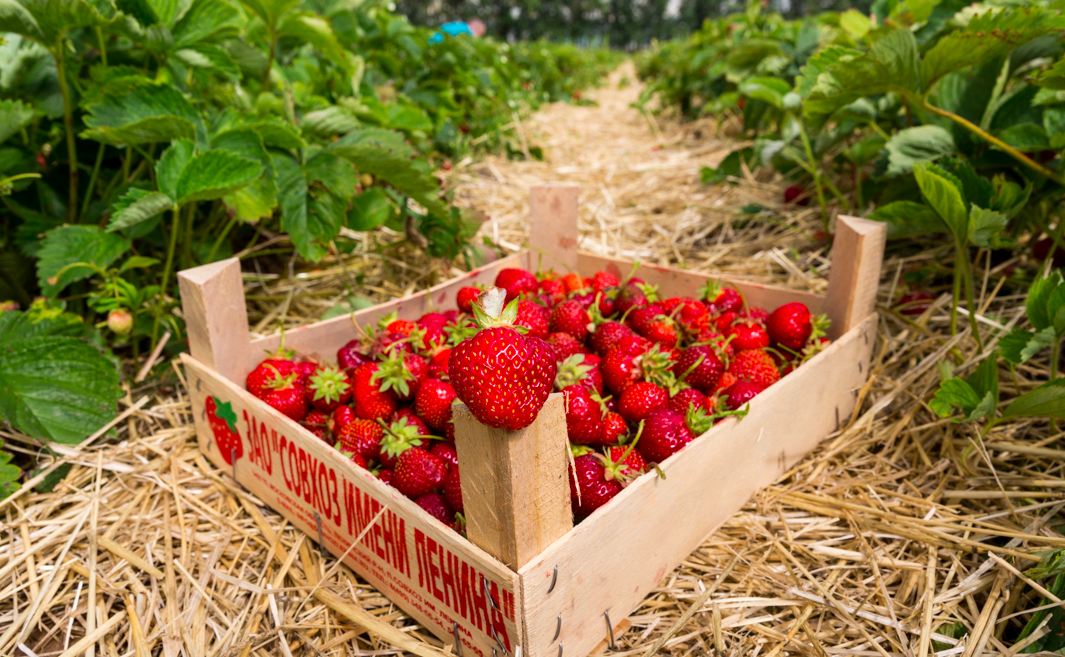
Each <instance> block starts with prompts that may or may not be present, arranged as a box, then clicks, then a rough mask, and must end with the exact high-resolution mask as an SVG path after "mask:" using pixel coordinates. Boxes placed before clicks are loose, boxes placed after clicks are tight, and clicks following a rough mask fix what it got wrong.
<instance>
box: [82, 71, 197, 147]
mask: <svg viewBox="0 0 1065 657" xmlns="http://www.w3.org/2000/svg"><path fill="white" fill-rule="evenodd" d="M85 109H86V111H87V112H88V114H86V116H85V125H87V126H89V129H88V130H86V131H84V132H82V133H81V136H82V137H83V138H86V139H95V140H96V141H102V142H104V143H107V144H112V145H134V144H147V143H153V142H162V141H173V140H175V139H181V138H186V139H196V140H197V141H202V138H203V137H204V136H205V134H206V130H205V129H204V126H203V121H202V119H200V115H199V114H198V113H197V112H196V110H195V109H193V107H192V105H191V104H190V103H189V101H188V100H186V99H185V96H183V95H182V94H181V92H180V91H178V90H177V89H175V88H174V87H171V86H169V85H147V84H141V85H138V86H136V87H134V88H133V89H132V90H131V91H129V92H128V93H124V94H121V95H118V94H114V93H106V94H104V96H103V98H102V99H101V100H100V101H99V102H97V103H91V104H89V105H88V106H86V108H85Z"/></svg>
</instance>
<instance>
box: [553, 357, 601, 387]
mask: <svg viewBox="0 0 1065 657" xmlns="http://www.w3.org/2000/svg"><path fill="white" fill-rule="evenodd" d="M589 358H595V359H597V360H598V356H593V355H592V354H574V355H572V356H570V357H568V358H567V359H566V360H564V361H562V362H561V363H559V365H558V374H557V375H556V376H555V387H556V388H558V389H559V390H562V389H563V388H566V387H567V386H572V385H577V384H581V385H583V386H584V387H586V388H588V390H589V391H594V392H602V391H603V377H602V376H601V375H599V369H598V367H597V365H598V362H594V361H592V362H589V361H588V360H586V359H589ZM596 384H598V387H596Z"/></svg>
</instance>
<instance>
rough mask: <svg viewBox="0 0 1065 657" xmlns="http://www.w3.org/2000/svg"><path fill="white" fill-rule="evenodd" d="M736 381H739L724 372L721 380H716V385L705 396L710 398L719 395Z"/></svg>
mask: <svg viewBox="0 0 1065 657" xmlns="http://www.w3.org/2000/svg"><path fill="white" fill-rule="evenodd" d="M737 381H739V379H737V378H736V375H735V374H732V373H731V372H725V373H724V374H722V375H721V378H720V379H718V381H717V385H716V386H714V389H713V390H711V391H710V392H708V393H707V394H708V395H711V396H713V395H717V394H720V393H721V391H723V390H728V389H729V387H730V386H732V384H734V383H736V382H737Z"/></svg>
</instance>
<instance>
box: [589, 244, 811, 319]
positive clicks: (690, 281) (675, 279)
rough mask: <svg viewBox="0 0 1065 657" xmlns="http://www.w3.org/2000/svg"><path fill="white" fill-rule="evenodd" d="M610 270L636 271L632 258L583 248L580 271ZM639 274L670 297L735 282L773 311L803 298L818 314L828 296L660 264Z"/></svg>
mask: <svg viewBox="0 0 1065 657" xmlns="http://www.w3.org/2000/svg"><path fill="white" fill-rule="evenodd" d="M600 270H602V271H608V272H610V273H612V274H614V275H615V276H617V277H618V278H619V279H620V280H625V278H627V277H628V276H629V272H631V271H632V262H631V261H629V260H622V259H621V258H608V257H606V256H600V255H594V254H591V253H585V252H581V254H580V266H579V267H578V268H577V271H578V272H579V273H580V275H581V276H585V277H588V276H591V275H592V274H594V273H595V272H597V271H600ZM635 275H636V276H639V277H640V278H642V279H643V280H644V281H646V282H647V283H649V284H651V285H657V286H658V287H659V291H660V292H661V293H662V294H663V295H664V296H667V297H679V296H690V297H694V298H696V299H698V298H699V288H701V287H702V286H703V285H705V284H706V281H707V280H709V279H714V280H716V281H718V282H721V283H725V284H728V285H732V286H734V287H735V288H736V289H737V290H739V291H740V294H742V295H743V297H744V298H745V299H746V300H747V303H748V304H750V305H752V306H761V307H763V308H765V309H766V310H769V311H770V312H772V311H773V310H774V309H776V308H777V307H778V306H782V305H784V304H785V303H788V302H789V301H801V302H803V303H805V304H806V305H807V306H808V307H809V308H810V312H812V313H814V314H817V313H820V312H822V307H823V306H824V303H825V299H824V297H822V296H819V295H817V294H811V293H809V292H799V291H796V290H788V289H786V288H782V287H774V286H772V285H762V284H760V283H750V282H747V281H744V280H742V279H737V278H734V277H731V276H717V275H713V274H701V273H698V272H693V271H686V270H684V269H675V268H673V267H659V266H658V265H640V266H639V267H637V268H636V274H635Z"/></svg>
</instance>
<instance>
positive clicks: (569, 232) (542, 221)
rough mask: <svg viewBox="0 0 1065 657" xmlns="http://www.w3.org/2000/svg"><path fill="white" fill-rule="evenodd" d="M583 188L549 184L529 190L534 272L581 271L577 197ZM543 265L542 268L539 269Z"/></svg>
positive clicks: (530, 237) (566, 184) (571, 185)
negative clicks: (578, 250)
mask: <svg viewBox="0 0 1065 657" xmlns="http://www.w3.org/2000/svg"><path fill="white" fill-rule="evenodd" d="M580 191H581V188H580V186H579V185H574V184H570V183H545V184H542V185H535V186H534V187H533V188H532V189H530V190H529V247H530V249H531V250H532V251H533V259H534V261H538V262H536V263H535V264H534V267H533V271H537V270H540V269H544V270H546V269H555V270H556V271H559V272H560V273H568V272H571V271H576V270H577V260H578V257H577V240H578V238H579V234H578V232H577V197H578V196H579V195H580ZM536 265H540V266H536Z"/></svg>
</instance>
